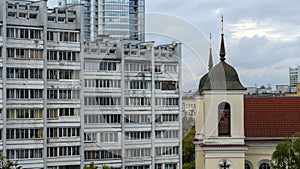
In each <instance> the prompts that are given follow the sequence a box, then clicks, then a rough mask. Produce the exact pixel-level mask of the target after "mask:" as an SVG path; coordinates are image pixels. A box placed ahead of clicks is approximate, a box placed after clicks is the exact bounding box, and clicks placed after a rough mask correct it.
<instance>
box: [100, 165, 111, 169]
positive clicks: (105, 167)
mask: <svg viewBox="0 0 300 169" xmlns="http://www.w3.org/2000/svg"><path fill="white" fill-rule="evenodd" d="M102 168H103V169H110V167H108V166H106V165H105V166H103V167H102Z"/></svg>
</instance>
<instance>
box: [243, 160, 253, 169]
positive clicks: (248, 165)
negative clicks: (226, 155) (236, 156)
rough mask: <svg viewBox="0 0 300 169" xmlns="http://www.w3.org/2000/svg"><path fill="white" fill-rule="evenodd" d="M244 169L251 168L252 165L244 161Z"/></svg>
mask: <svg viewBox="0 0 300 169" xmlns="http://www.w3.org/2000/svg"><path fill="white" fill-rule="evenodd" d="M245 169H252V165H251V163H250V162H249V161H245Z"/></svg>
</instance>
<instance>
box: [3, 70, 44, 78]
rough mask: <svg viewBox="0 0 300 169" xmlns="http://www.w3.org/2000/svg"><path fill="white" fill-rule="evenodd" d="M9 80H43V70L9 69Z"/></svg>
mask: <svg viewBox="0 0 300 169" xmlns="http://www.w3.org/2000/svg"><path fill="white" fill-rule="evenodd" d="M7 72H8V73H7V78H11V79H42V78H43V70H42V69H19V68H7Z"/></svg>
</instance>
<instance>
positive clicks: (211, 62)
mask: <svg viewBox="0 0 300 169" xmlns="http://www.w3.org/2000/svg"><path fill="white" fill-rule="evenodd" d="M209 39H210V47H209V59H208V71H210V69H211V68H212V67H213V58H212V44H211V39H212V37H211V33H210V36H209Z"/></svg>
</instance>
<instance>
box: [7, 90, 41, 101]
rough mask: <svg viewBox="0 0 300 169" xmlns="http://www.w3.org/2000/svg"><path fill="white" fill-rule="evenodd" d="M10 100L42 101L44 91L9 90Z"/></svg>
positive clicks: (8, 96)
mask: <svg viewBox="0 0 300 169" xmlns="http://www.w3.org/2000/svg"><path fill="white" fill-rule="evenodd" d="M7 98H8V99H42V98H43V89H7Z"/></svg>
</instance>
